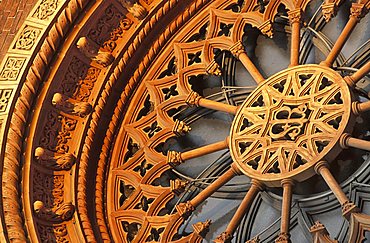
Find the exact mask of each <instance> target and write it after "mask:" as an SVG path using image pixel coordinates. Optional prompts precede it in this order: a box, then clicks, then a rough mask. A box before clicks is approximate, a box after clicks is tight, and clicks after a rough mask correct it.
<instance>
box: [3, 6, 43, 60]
mask: <svg viewBox="0 0 370 243" xmlns="http://www.w3.org/2000/svg"><path fill="white" fill-rule="evenodd" d="M36 2H37V0H0V62H1V60H2V59H3V58H4V55H5V53H6V52H7V50H8V48H9V46H10V44H11V42H12V41H13V39H14V37H15V35H16V34H17V32H18V30H19V28H20V27H21V25H22V23H23V22H24V20H25V19H26V17H27V16H28V14H29V12H30V11H31V10H32V8H33V6H34V5H35V3H36Z"/></svg>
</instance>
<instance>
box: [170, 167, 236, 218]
mask: <svg viewBox="0 0 370 243" xmlns="http://www.w3.org/2000/svg"><path fill="white" fill-rule="evenodd" d="M240 174H241V172H240V171H239V169H238V168H237V166H236V165H235V164H232V165H231V168H230V169H228V170H227V171H226V172H225V173H224V174H222V175H221V176H220V177H219V178H218V179H217V180H215V181H214V182H213V183H212V184H211V185H209V186H208V187H207V188H206V189H204V190H203V191H201V192H200V193H199V194H198V195H197V196H195V197H194V198H193V199H191V200H190V201H187V202H185V203H180V204H179V205H177V206H176V210H177V212H178V213H179V214H180V215H181V216H182V217H184V218H188V217H189V216H190V214H191V213H192V212H193V211H194V210H195V208H196V207H198V206H199V205H200V204H201V203H202V202H204V201H205V200H206V199H207V198H208V197H210V196H211V195H212V194H213V193H214V192H216V191H217V190H218V189H220V188H221V187H222V186H223V185H225V184H226V183H227V182H228V181H230V180H231V179H232V178H233V177H235V176H237V175H240Z"/></svg>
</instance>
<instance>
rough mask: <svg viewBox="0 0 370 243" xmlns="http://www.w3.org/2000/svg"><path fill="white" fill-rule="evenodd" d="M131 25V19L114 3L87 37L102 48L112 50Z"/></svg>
mask: <svg viewBox="0 0 370 243" xmlns="http://www.w3.org/2000/svg"><path fill="white" fill-rule="evenodd" d="M131 25H132V21H131V20H130V19H128V18H126V16H124V15H123V14H122V13H121V12H120V11H119V10H118V9H117V8H116V7H115V6H114V5H110V6H109V7H108V8H107V9H106V10H105V11H104V15H103V16H102V17H101V18H100V19H99V20H98V23H97V25H96V27H95V28H93V29H92V30H91V31H90V32H89V33H88V35H87V37H88V38H90V39H91V40H92V41H94V42H95V43H96V44H98V46H99V47H100V48H102V50H104V51H109V52H112V51H113V50H114V49H115V48H116V46H117V40H118V39H120V38H122V37H123V35H124V33H125V31H126V30H128V29H129V28H130V27H131Z"/></svg>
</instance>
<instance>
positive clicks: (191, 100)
mask: <svg viewBox="0 0 370 243" xmlns="http://www.w3.org/2000/svg"><path fill="white" fill-rule="evenodd" d="M201 98H202V97H201V96H200V95H199V94H198V93H197V92H195V91H191V92H190V94H189V95H188V97H187V98H186V100H185V102H186V104H188V105H189V106H199V100H200V99H201Z"/></svg>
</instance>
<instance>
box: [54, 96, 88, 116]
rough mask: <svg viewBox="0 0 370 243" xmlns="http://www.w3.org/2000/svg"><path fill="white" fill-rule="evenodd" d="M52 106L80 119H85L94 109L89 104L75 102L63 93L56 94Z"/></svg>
mask: <svg viewBox="0 0 370 243" xmlns="http://www.w3.org/2000/svg"><path fill="white" fill-rule="evenodd" d="M52 104H53V105H54V106H55V108H57V109H59V110H61V111H63V112H65V113H68V114H71V115H76V116H80V117H85V116H87V115H88V114H90V113H91V111H92V107H91V105H90V104H89V103H87V102H81V101H77V100H74V99H72V98H69V97H68V96H66V95H63V94H61V93H55V94H54V96H53V99H52Z"/></svg>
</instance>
